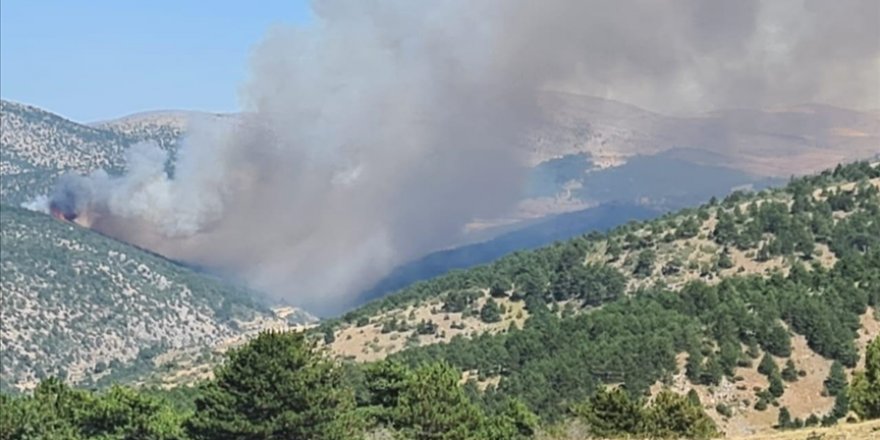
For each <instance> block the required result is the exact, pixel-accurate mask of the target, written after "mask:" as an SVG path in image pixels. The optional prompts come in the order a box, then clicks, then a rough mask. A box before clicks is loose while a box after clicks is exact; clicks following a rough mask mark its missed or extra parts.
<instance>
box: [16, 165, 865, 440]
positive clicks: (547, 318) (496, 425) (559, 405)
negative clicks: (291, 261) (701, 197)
mask: <svg viewBox="0 0 880 440" xmlns="http://www.w3.org/2000/svg"><path fill="white" fill-rule="evenodd" d="M878 179H880V167H878V166H877V165H876V164H874V165H872V164H869V163H866V162H860V163H854V164H851V165H846V166H838V167H837V168H835V169H834V170H829V171H826V172H823V173H821V174H818V175H814V176H809V177H803V178H797V179H792V181H791V182H790V183H789V184H788V186H787V187H785V188H784V189H779V190H767V191H762V192H759V193H748V192H735V193H732V194H730V195H729V196H728V197H726V198H725V199H724V200H712V201H710V202H709V203H707V204H705V205H703V206H700V207H698V208H694V209H689V210H685V211H682V212H678V213H674V214H669V215H666V216H663V217H661V218H659V219H656V220H652V221H649V222H633V223H630V224H628V225H625V226H623V227H620V228H617V229H615V230H613V231H611V232H609V233H608V234H598V233H594V234H590V235H586V236H583V237H579V238H576V239H573V240H569V241H566V242H561V243H557V244H555V245H552V246H549V247H546V248H543V249H539V250H536V251H529V252H518V253H514V254H512V255H510V256H508V257H505V258H502V259H500V260H498V261H497V262H495V263H492V264H489V265H486V266H482V267H478V268H475V269H471V270H466V271H456V272H453V273H450V274H447V275H445V276H442V277H439V278H436V279H434V280H430V281H425V282H421V283H417V284H415V285H413V286H411V287H409V288H406V289H403V290H401V291H399V292H396V293H394V294H391V295H389V296H388V297H386V298H383V299H380V300H377V301H375V302H372V303H370V304H367V305H365V306H363V307H361V308H359V309H357V310H354V311H352V312H350V313H348V314H346V315H344V316H343V317H341V318H339V319H336V320H329V321H325V322H324V323H323V324H322V325H321V326H320V327H318V328H317V329H316V330H314V331H311V332H307V333H277V332H276V333H272V332H267V333H262V334H260V335H259V336H258V337H256V338H255V339H253V340H251V341H250V342H249V343H247V344H246V345H244V346H242V347H240V348H237V349H233V350H231V351H230V352H229V353H228V355H227V359H226V361H225V362H224V363H222V364H220V365H217V366H216V367H215V369H214V374H213V377H212V378H210V379H208V380H204V381H202V382H200V383H199V384H198V385H197V386H196V387H193V388H175V389H170V390H165V389H161V390H160V389H156V388H151V387H134V388H132V387H124V386H115V387H112V388H110V389H103V390H81V389H75V388H72V387H69V386H67V385H65V384H64V383H62V382H61V381H59V380H56V379H48V380H45V381H43V382H42V383H40V384H39V386H37V388H36V389H35V390H34V391H33V392H32V393H30V394H28V395H21V396H9V395H4V396H3V397H2V400H0V405H2V408H0V438H2V439H7V438H8V439H14V438H32V439H37V438H69V439H79V438H104V439H136V438H137V439H140V438H150V439H183V438H192V439H243V438H247V439H273V438H308V439H350V438H360V437H364V436H367V437H368V438H412V439H437V438H442V439H450V440H452V439H516V438H532V437H534V436H536V435H541V436H545V438H547V437H546V436H553V435H559V436H560V438H566V437H564V436H565V435H568V434H565V433H563V432H562V428H560V427H562V426H570V425H571V424H572V423H576V424H577V425H578V426H581V427H582V428H583V432H584V435H591V436H594V437H607V436H636V437H655V438H658V437H659V438H677V437H687V438H711V437H715V436H718V435H721V434H723V433H722V432H721V431H722V429H721V428H720V427H719V426H718V424H717V423H716V421H717V419H713V418H711V417H710V416H709V414H708V413H707V408H706V405H705V404H704V402H701V400H700V396H699V395H697V393H696V392H691V393H687V394H684V393H676V392H674V391H672V390H671V388H670V385H671V384H672V382H673V381H674V376H675V375H677V374H684V376H685V377H686V380H687V382H688V383H689V384H690V385H692V386H702V387H707V388H710V389H711V388H713V387H720V386H722V385H723V384H736V383H738V382H740V381H741V378H740V377H739V376H738V373H737V372H738V371H740V370H741V369H746V368H748V369H753V370H754V369H756V370H757V372H758V373H760V375H762V376H763V377H765V378H766V383H767V386H766V387H756V388H758V389H754V390H747V391H748V392H749V393H750V398H749V399H747V401H740V402H737V404H736V406H735V407H733V406H728V405H727V404H724V405H722V404H718V405H717V406H715V407H713V408H709V409H708V411H711V412H713V413H714V414H719V415H720V417H722V419H726V418H728V417H730V414H731V413H732V412H735V411H758V412H760V411H766V410H768V408H769V407H774V408H778V410H777V411H778V421H777V423H776V424H775V427H776V428H777V429H792V428H798V427H803V426H816V425H826V426H827V425H834V424H837V423H846V421H847V419H853V420H855V419H859V420H866V419H872V418H878V417H880V338H876V339H874V340H873V341H872V342H870V343H868V344H863V345H866V346H864V347H862V346H860V345H859V344H860V342H859V341H860V339H859V337H860V334H859V331H860V327H861V319H862V317H863V316H865V315H866V314H867V313H869V312H870V311H874V313H876V311H877V310H880V180H878ZM687 240H704V241H707V242H710V243H711V246H709V245H708V244H702V245H701V247H700V246H698V248H699V249H695V250H693V251H692V252H691V253H689V254H683V253H680V254H676V253H674V252H671V251H670V249H680V248H682V246H683V245H682V243H685V242H686V241H687ZM676 246H678V247H676ZM694 255H697V257H694ZM753 267H759V268H760V269H761V270H753V269H751V268H753ZM516 303H519V304H521V305H522V310H523V311H524V312H522V315H523V320H522V321H521V322H522V323H521V324H518V323H517V322H516V321H511V322H510V323H509V325H507V326H506V327H505V328H503V329H502V330H500V331H485V332H482V333H474V334H473V335H461V334H460V335H457V336H454V337H451V338H444V336H443V335H442V334H441V333H442V332H441V331H438V327H439V323H437V322H434V321H431V320H422V321H419V322H416V323H407V322H399V321H397V320H396V319H395V320H392V319H390V318H388V317H389V316H391V315H390V313H391V312H393V311H395V310H401V309H405V308H406V307H413V306H414V305H418V304H430V305H431V307H434V308H436V309H437V310H436V314H437V315H438V316H439V315H442V314H444V313H446V314H453V313H455V314H461V315H456V316H472V317H474V319H479V320H480V321H481V322H483V323H486V324H492V325H498V324H504V323H506V321H505V320H504V319H505V318H504V317H505V316H506V313H507V314H509V313H508V312H509V311H508V310H506V309H507V307H508V306H509V305H510V304H516ZM873 318H874V319H876V316H875V317H873ZM366 326H377V327H382V332H383V333H386V334H399V335H409V336H407V338H408V339H409V340H412V341H414V342H413V343H411V344H410V345H408V346H407V348H405V349H402V350H399V351H396V352H393V353H389V354H388V356H384V357H383V358H382V359H380V360H374V361H371V362H365V363H364V362H351V361H348V360H346V359H344V358H341V357H340V356H334V355H333V353H334V347H335V346H334V344H335V343H338V342H339V341H338V339H340V335H341V333H340V331H341V330H342V329H345V328H359V327H366ZM431 337H433V338H435V339H436V340H437V342H438V343H431V344H421V343H418V341H420V340H421V339H419V338H431ZM796 337H803V338H805V340H806V343H807V345H808V347H809V349H810V350H812V351H813V352H815V353H816V354H818V355H820V356H821V357H822V358H825V359H828V360H830V361H833V366H832V368H831V370H830V372H829V374H828V376H827V378H823V380H824V386H825V388H826V389H825V390H824V391H823V393H825V394H826V395H828V396H831V397H833V399H834V405H833V407H832V408H830V410H827V411H822V412H818V411H817V412H815V413H813V414H810V415H809V416H808V417H807V416H806V415H804V416H800V417H795V416H792V415H791V413H790V411H789V410H788V409H787V408H786V407H785V406H784V405H782V404H781V401H782V397H783V396H784V395H785V393H786V390H787V389H788V388H789V387H790V386H791V384H793V383H796V382H797V381H798V380H804V379H803V377H804V376H805V375H806V374H807V372H805V371H803V370H799V369H798V367H797V366H796V365H795V363H794V362H793V359H792V357H791V355H792V351H793V339H794V338H796ZM463 372H468V374H466V375H464V376H463ZM569 438H575V437H569Z"/></svg>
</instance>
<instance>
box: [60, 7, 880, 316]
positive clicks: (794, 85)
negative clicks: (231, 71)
mask: <svg viewBox="0 0 880 440" xmlns="http://www.w3.org/2000/svg"><path fill="white" fill-rule="evenodd" d="M624 3H625V4H624ZM878 8H880V7H878V3H877V2H875V1H872V0H866V1H858V0H845V1H834V2H831V1H827V2H822V1H812V0H785V1H778V2H775V1H774V2H758V1H755V0H738V1H731V2H709V1H704V0H682V1H677V2H672V3H670V2H656V1H653V0H632V1H628V2H620V1H617V0H615V1H610V0H608V1H560V0H543V1H531V0H507V1H502V0H483V1H470V0H450V1H444V2H433V3H424V2H411V1H404V0H400V1H387V2H378V1H369V0H368V1H362V0H330V1H319V2H315V4H314V5H313V7H312V9H313V11H314V13H315V20H314V21H313V23H310V24H309V25H307V26H304V27H279V28H276V29H273V30H271V31H270V32H269V34H268V36H267V37H266V39H265V41H263V42H262V43H261V44H260V45H259V46H258V47H257V48H256V49H255V51H254V53H253V59H252V66H251V67H252V68H251V75H250V78H249V80H248V81H247V83H246V84H245V85H244V87H243V89H242V90H241V96H242V104H243V108H244V110H245V112H244V113H243V114H242V116H241V117H240V118H237V119H236V120H234V121H233V122H227V123H222V124H220V123H217V122H212V121H195V122H194V123H193V124H191V126H190V130H189V134H188V135H187V137H186V139H185V140H184V142H183V146H182V147H181V149H180V151H179V152H178V155H177V160H176V163H175V165H174V172H173V175H169V173H168V172H166V167H165V164H166V161H167V157H166V155H165V154H164V153H163V152H162V151H161V150H159V149H158V148H157V147H155V146H152V145H149V144H144V145H137V146H135V147H133V148H131V150H130V152H129V159H128V162H127V171H126V173H125V174H124V175H122V176H109V175H107V174H106V173H104V172H96V173H93V174H92V175H89V176H65V177H64V178H63V179H61V180H59V182H58V186H57V188H56V190H55V192H54V194H52V196H51V205H52V209H53V211H54V212H58V213H61V214H60V215H61V216H63V217H66V218H71V219H74V220H75V221H78V222H82V223H84V224H88V225H89V226H90V227H92V228H94V229H96V230H99V231H102V232H104V233H106V234H108V235H111V236H114V237H118V238H120V239H122V240H126V241H129V242H132V243H134V244H137V245H140V246H142V247H145V248H149V249H152V250H154V251H156V252H159V253H162V254H164V255H167V256H169V257H172V258H177V259H182V260H185V261H191V262H194V263H197V264H200V265H203V266H206V267H210V268H212V269H214V270H216V271H218V272H219V273H222V274H226V275H228V276H230V277H232V278H237V279H242V280H245V281H246V282H248V283H249V284H250V285H252V286H253V287H256V288H259V289H263V290H265V291H267V292H270V293H271V294H273V295H276V296H278V297H284V298H287V299H290V300H291V301H292V302H294V303H296V304H298V305H302V306H305V307H309V308H311V309H312V310H316V311H317V312H319V313H321V312H330V311H335V310H338V309H340V308H342V307H345V306H347V305H348V304H347V301H348V299H350V298H351V297H352V296H353V295H354V294H355V293H356V292H357V291H358V290H360V289H362V288H364V287H368V286H369V285H370V284H371V283H372V282H374V281H376V280H377V278H378V277H380V276H382V275H384V274H385V273H386V272H387V271H388V270H389V269H390V268H391V267H392V266H394V265H396V264H399V263H401V262H403V261H405V260H407V259H409V258H412V257H414V256H417V255H419V254H421V253H424V252H426V251H429V250H433V249H435V248H437V247H441V246H443V245H445V244H448V243H450V242H451V241H453V240H454V239H456V237H457V236H458V235H459V234H461V233H462V232H461V231H462V228H463V226H464V225H465V224H466V223H467V222H469V221H471V220H472V219H474V218H480V217H484V218H485V217H494V216H498V215H501V214H503V213H504V212H506V211H507V210H509V209H510V208H511V207H512V206H513V205H514V204H515V202H516V201H517V200H518V198H519V197H520V195H521V189H522V188H521V187H522V177H523V169H524V168H523V165H522V164H523V158H522V157H521V155H522V154H523V153H524V152H525V151H526V150H527V148H526V146H525V145H523V144H522V140H523V139H525V137H526V136H525V135H526V133H527V132H528V131H529V130H531V129H532V128H534V127H536V126H537V125H538V124H541V122H542V112H541V110H540V109H539V107H538V105H537V104H536V102H537V98H538V95H539V94H540V93H541V92H542V91H544V90H548V89H562V90H569V91H579V92H583V93H588V94H594V95H598V96H603V97H608V98H614V99H619V100H623V101H628V102H631V103H635V104H640V105H643V106H646V107H648V108H651V109H655V110H661V111H667V112H691V111H703V110H712V109H717V108H722V107H731V106H738V107H765V106H769V105H786V104H797V103H801V102H808V101H819V102H827V103H832V104H838V105H843V106H850V107H876V106H878V105H877V103H878V101H880V96H878V93H880V85H878V83H877V81H876V75H877V74H878V73H880V43H878V41H880V34H878V32H880V22H878V21H880V18H878V17H880V9H878Z"/></svg>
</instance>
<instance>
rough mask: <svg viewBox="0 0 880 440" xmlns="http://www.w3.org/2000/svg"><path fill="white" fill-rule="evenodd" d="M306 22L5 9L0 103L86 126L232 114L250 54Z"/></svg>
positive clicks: (238, 15) (269, 13)
mask: <svg viewBox="0 0 880 440" xmlns="http://www.w3.org/2000/svg"><path fill="white" fill-rule="evenodd" d="M254 4H257V5H259V7H254ZM309 17H310V12H309V7H308V4H307V2H306V1H305V0H285V1H281V0H267V1H259V2H256V3H252V2H244V1H229V0H213V1H210V2H202V1H172V0H150V1H118V0H93V1H89V2H76V1H62V0H46V1H31V0H3V1H2V3H0V96H2V97H3V98H4V99H10V100H14V101H20V102H24V103H28V104H34V105H37V106H39V107H42V108H46V109H48V110H50V111H53V112H57V113H60V114H62V115H64V116H66V117H69V118H71V119H74V120H76V121H83V122H89V121H95V120H101V119H107V118H114V117H119V116H123V115H126V114H129V113H134V112H139V111H145V110H157V109H169V108H173V109H193V110H207V111H233V110H237V109H238V102H239V100H238V96H237V91H238V90H239V88H240V87H241V84H242V83H243V81H244V79H245V76H246V72H247V67H248V64H249V63H248V57H249V53H250V51H251V49H252V47H253V46H254V45H256V44H257V43H258V42H259V41H260V40H261V39H262V38H263V37H264V36H265V34H266V30H267V29H269V28H271V27H272V26H273V25H278V24H291V23H304V22H307V21H308V20H309Z"/></svg>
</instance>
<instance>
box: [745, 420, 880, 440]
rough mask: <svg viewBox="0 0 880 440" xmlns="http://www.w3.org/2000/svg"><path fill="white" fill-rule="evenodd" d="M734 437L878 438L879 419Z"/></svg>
mask: <svg viewBox="0 0 880 440" xmlns="http://www.w3.org/2000/svg"><path fill="white" fill-rule="evenodd" d="M734 438H736V439H738V440H880V420H872V421H870V422H862V423H844V424H841V425H838V426H832V427H830V428H805V429H798V430H795V431H782V432H774V433H768V434H757V435H751V436H748V437H734Z"/></svg>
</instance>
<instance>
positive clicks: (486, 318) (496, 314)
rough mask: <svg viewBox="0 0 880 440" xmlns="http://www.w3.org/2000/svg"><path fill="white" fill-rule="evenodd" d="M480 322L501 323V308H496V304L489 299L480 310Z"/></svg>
mask: <svg viewBox="0 0 880 440" xmlns="http://www.w3.org/2000/svg"><path fill="white" fill-rule="evenodd" d="M480 320H481V321H483V322H485V323H487V324H491V323H493V322H498V321H501V308H500V307H498V303H497V302H495V300H494V299H492V298H489V299H488V300H486V303H485V304H483V307H482V308H481V309H480Z"/></svg>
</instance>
